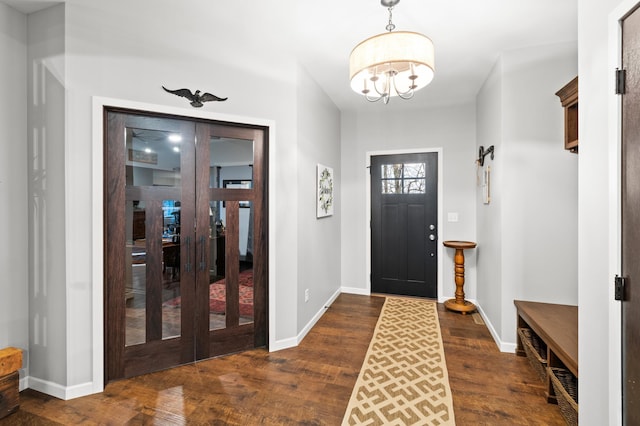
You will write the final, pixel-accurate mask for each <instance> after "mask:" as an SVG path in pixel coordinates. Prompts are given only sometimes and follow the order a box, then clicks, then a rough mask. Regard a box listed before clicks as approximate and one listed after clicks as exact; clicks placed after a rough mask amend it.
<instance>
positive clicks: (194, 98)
mask: <svg viewBox="0 0 640 426" xmlns="http://www.w3.org/2000/svg"><path fill="white" fill-rule="evenodd" d="M162 88H163V89H164V90H165V91H166V92H169V93H172V94H174V95H176V96H181V97H183V98H187V99H189V100H190V101H191V106H192V107H194V108H200V107H201V106H202V105H203V102H211V101H217V102H223V101H226V100H227V98H219V97H218V96H216V95H212V94H211V93H204V94H202V95H201V94H200V90H196V91H195V93H193V92H191V90H189V89H177V90H169V89H167V88H166V87H164V86H162Z"/></svg>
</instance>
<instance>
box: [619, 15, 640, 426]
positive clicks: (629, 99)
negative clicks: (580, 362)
mask: <svg viewBox="0 0 640 426" xmlns="http://www.w3.org/2000/svg"><path fill="white" fill-rule="evenodd" d="M622 46H623V48H622V62H623V64H622V65H623V68H624V69H625V70H626V90H625V94H624V95H623V96H622V197H621V198H622V276H623V277H625V279H626V285H625V287H626V291H625V294H624V298H623V301H622V418H623V423H624V424H625V425H637V424H640V363H639V362H638V353H639V352H640V291H639V289H640V262H638V258H640V209H639V208H638V206H639V205H640V120H638V117H639V116H640V61H639V60H638V58H639V57H640V12H638V9H636V10H635V11H634V12H633V13H631V14H630V15H629V16H627V18H625V19H624V20H623V22H622ZM636 287H638V288H636Z"/></svg>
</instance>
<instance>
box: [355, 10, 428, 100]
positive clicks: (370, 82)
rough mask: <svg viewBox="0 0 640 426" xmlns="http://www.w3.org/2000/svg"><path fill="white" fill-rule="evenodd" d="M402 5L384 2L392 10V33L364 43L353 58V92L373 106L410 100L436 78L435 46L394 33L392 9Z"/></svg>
mask: <svg viewBox="0 0 640 426" xmlns="http://www.w3.org/2000/svg"><path fill="white" fill-rule="evenodd" d="M398 1H399V0H382V5H383V6H389V7H388V9H389V24H388V25H387V27H386V29H387V30H388V32H386V33H382V34H378V35H375V36H373V37H370V38H368V39H366V40H364V41H363V42H361V43H360V44H358V45H357V46H356V47H355V48H354V49H353V51H352V52H351V56H350V58H349V75H350V78H351V89H352V90H353V91H355V92H356V93H359V94H362V95H364V96H365V97H366V99H367V100H369V101H371V102H376V101H379V100H383V102H384V103H388V102H389V99H390V98H391V97H394V96H398V97H400V98H402V99H410V98H412V97H413V95H414V93H415V92H416V91H418V90H420V89H422V88H423V87H425V86H427V85H428V84H429V83H430V82H431V80H433V77H434V69H435V66H434V47H433V42H432V41H431V40H430V39H429V38H428V37H426V36H424V35H422V34H420V33H416V32H410V31H396V32H393V29H394V28H395V25H393V22H392V9H393V6H394V5H395V4H397V3H398Z"/></svg>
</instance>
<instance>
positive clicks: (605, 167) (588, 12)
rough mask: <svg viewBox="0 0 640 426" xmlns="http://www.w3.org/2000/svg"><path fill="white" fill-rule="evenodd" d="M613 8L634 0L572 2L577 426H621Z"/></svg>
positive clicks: (627, 8)
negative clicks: (575, 115)
mask: <svg viewBox="0 0 640 426" xmlns="http://www.w3.org/2000/svg"><path fill="white" fill-rule="evenodd" d="M619 5H621V6H620V7H621V8H622V9H624V11H625V12H626V11H628V10H630V9H631V7H633V6H634V5H635V1H620V0H601V1H597V2H594V1H590V0H578V46H579V47H578V57H579V60H578V68H579V77H580V88H579V117H578V123H579V129H578V133H579V137H580V155H579V162H580V167H579V200H580V201H579V207H578V208H579V221H578V223H579V225H578V226H579V228H578V239H579V249H578V268H579V306H580V308H579V313H578V315H579V319H578V342H579V348H578V358H579V359H580V381H579V390H578V392H579V394H580V413H579V417H580V423H581V424H583V425H604V424H609V425H615V424H621V414H620V413H621V402H620V401H621V390H620V389H621V381H620V369H621V362H620V359H621V358H620V357H621V354H620V311H619V309H620V305H619V302H615V301H614V300H613V285H612V282H613V276H614V274H615V273H619V272H620V270H619V264H620V263H619V262H620V259H619V257H618V253H619V251H620V248H619V241H618V240H617V232H618V231H617V229H618V226H619V224H620V218H619V216H616V211H617V208H616V203H617V200H619V188H618V186H617V183H618V174H619V169H618V166H617V155H618V150H617V140H616V136H615V135H616V130H617V127H618V125H617V117H616V116H615V107H612V106H611V98H612V97H613V98H615V96H614V95H613V93H614V92H613V84H612V83H613V72H614V68H615V63H612V61H610V60H609V59H610V58H611V57H613V56H615V54H616V50H617V48H616V47H615V46H616V45H615V43H614V44H613V46H612V45H610V44H608V39H609V36H610V34H611V33H610V27H609V24H610V22H611V21H612V20H615V19H619V18H621V17H622V16H621V13H624V12H620V13H615V14H614V16H611V17H610V16H609V14H610V13H612V11H613V10H614V9H615V8H616V7H617V6H619ZM616 34H617V33H616ZM614 102H615V101H614ZM609 114H613V117H611V116H610V115H609ZM610 117H611V119H612V121H611V122H609V121H608V120H609V118H610ZM610 259H612V260H613V262H612V263H611V266H610Z"/></svg>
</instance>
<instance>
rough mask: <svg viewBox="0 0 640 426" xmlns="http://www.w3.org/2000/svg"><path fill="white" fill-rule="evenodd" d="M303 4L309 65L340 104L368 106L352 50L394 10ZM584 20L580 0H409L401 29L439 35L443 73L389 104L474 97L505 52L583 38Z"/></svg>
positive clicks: (401, 11) (360, 0)
mask: <svg viewBox="0 0 640 426" xmlns="http://www.w3.org/2000/svg"><path fill="white" fill-rule="evenodd" d="M298 3H299V4H298V16H297V21H298V23H299V26H298V32H299V34H297V35H296V37H297V38H298V40H299V41H300V46H301V47H300V49H299V52H298V54H299V56H300V58H301V61H302V63H303V64H304V66H305V68H306V69H307V71H308V72H309V73H310V74H311V75H312V76H313V78H314V79H315V80H316V81H317V82H318V83H319V84H320V86H322V87H323V88H324V90H325V91H326V93H327V94H328V95H329V97H331V99H333V101H334V102H335V104H336V105H337V106H338V107H339V108H341V109H356V108H359V109H360V108H367V105H364V106H363V104H369V103H368V102H367V101H366V100H364V99H363V98H362V96H360V95H357V94H356V93H355V92H352V91H351V89H350V87H349V54H350V53H351V49H353V47H354V46H355V45H356V44H358V43H359V42H360V41H362V40H364V39H365V38H368V37H370V36H372V35H375V34H378V33H382V32H385V26H386V24H387V21H388V13H387V9H386V8H385V7H383V6H381V4H380V0H348V1H340V2H322V1H299V2H298ZM577 22H578V8H577V0H401V1H400V3H399V4H398V5H397V6H396V7H395V8H394V10H393V23H394V24H395V25H396V30H406V31H416V32H420V33H423V34H424V35H426V36H427V37H429V38H431V40H433V43H434V45H435V49H436V59H435V62H436V75H435V78H434V80H433V82H432V83H431V85H429V86H427V87H426V88H425V89H423V90H420V91H418V92H417V93H416V95H415V97H414V98H413V99H412V100H410V101H403V100H401V99H398V98H392V100H391V101H390V103H389V105H387V106H386V107H385V108H388V107H392V104H396V105H395V106H393V107H394V108H398V107H400V105H399V104H404V105H403V107H405V106H409V105H411V107H417V106H420V107H426V106H434V105H445V104H455V103H460V102H468V101H472V100H473V99H474V98H475V96H476V94H477V93H478V90H479V89H480V87H481V85H482V83H483V82H484V80H485V79H486V77H487V75H488V74H489V71H490V70H491V68H492V67H493V65H494V64H495V62H496V60H497V58H498V55H499V54H500V52H504V51H508V50H512V49H519V48H522V47H528V46H535V45H545V44H553V43H560V42H572V41H573V42H575V41H576V40H577V38H578V25H577ZM576 55H577V52H576ZM373 105H375V106H373ZM373 105H371V106H369V108H371V107H375V108H382V107H384V106H383V105H379V103H376V104H373Z"/></svg>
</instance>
